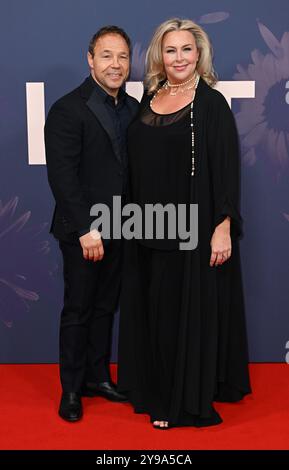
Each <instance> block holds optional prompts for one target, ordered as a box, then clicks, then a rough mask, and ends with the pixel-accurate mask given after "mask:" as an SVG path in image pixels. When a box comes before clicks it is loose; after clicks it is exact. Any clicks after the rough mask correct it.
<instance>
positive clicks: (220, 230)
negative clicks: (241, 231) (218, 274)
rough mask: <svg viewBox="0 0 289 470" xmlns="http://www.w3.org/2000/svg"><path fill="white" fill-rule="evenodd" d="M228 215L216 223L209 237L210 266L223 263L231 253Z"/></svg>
mask: <svg viewBox="0 0 289 470" xmlns="http://www.w3.org/2000/svg"><path fill="white" fill-rule="evenodd" d="M230 223H231V222H230V217H227V218H226V219H225V220H224V221H223V222H222V223H221V224H219V225H217V227H216V228H215V231H214V233H213V236H212V239H211V249H212V254H211V259H210V266H219V265H220V264H223V263H225V261H227V260H228V259H229V258H230V256H231V254H232V243H231V236H230Z"/></svg>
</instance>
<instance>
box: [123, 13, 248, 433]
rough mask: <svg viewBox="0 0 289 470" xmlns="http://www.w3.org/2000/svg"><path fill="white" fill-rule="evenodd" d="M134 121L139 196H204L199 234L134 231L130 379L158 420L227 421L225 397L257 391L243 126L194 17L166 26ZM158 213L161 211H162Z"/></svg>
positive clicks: (133, 398) (129, 245) (127, 300)
mask: <svg viewBox="0 0 289 470" xmlns="http://www.w3.org/2000/svg"><path fill="white" fill-rule="evenodd" d="M146 64H147V71H146V86H147V91H146V92H145V94H144V97H143V100H142V103H141V109H140V113H139V115H138V117H137V119H136V120H135V121H134V122H133V123H132V125H131V126H130V128H129V133H128V151H129V168H130V202H132V203H135V204H138V205H139V206H140V207H141V208H144V207H145V204H156V203H160V204H162V205H166V204H168V203H170V204H174V206H175V207H177V206H178V204H186V205H187V207H189V204H197V205H198V244H197V247H196V248H195V249H191V250H182V249H180V245H179V241H180V240H179V238H178V236H177V237H176V238H175V239H171V238H169V236H168V230H167V228H168V227H166V228H165V237H164V238H163V239H157V238H156V237H155V238H152V239H146V238H144V237H143V238H142V239H133V240H130V241H125V259H124V272H123V287H122V294H121V319H120V338H119V369H118V386H119V390H120V391H122V392H125V393H127V395H128V397H129V400H130V402H131V403H132V405H133V406H134V409H135V412H137V413H147V414H149V415H150V419H151V422H152V423H153V426H154V427H157V428H159V429H167V428H168V427H172V426H187V425H191V426H209V425H214V424H219V423H221V422H222V420H221V418H220V416H219V415H218V413H217V412H216V410H215V409H214V407H213V402H214V401H228V402H235V401H238V400H241V399H242V398H243V397H244V395H246V394H248V393H250V391H251V390H250V381H249V375H248V357H247V340H246V327H245V316H244V304H243V292H242V281H241V271H240V259H239V246H238V237H239V236H240V234H241V217H240V214H239V211H238V206H239V153H238V137H237V131H236V127H235V122H234V118H233V114H232V112H231V110H230V108H229V106H228V104H227V102H226V100H225V98H224V97H223V95H222V94H221V93H219V92H218V91H217V90H214V89H213V86H214V85H215V83H216V76H215V73H214V70H213V67H212V54H211V46H210V42H209V39H208V37H207V35H206V33H205V32H204V31H203V30H202V28H200V27H199V26H198V25H196V24H195V23H193V22H192V21H190V20H179V19H173V20H169V21H166V22H165V23H163V24H161V25H160V26H159V27H158V29H157V30H156V32H155V34H154V36H153V39H152V41H151V44H150V46H149V49H148V52H147V62H146ZM157 222H158V221H157Z"/></svg>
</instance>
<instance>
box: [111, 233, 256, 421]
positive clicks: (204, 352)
mask: <svg viewBox="0 0 289 470" xmlns="http://www.w3.org/2000/svg"><path fill="white" fill-rule="evenodd" d="M237 254H238V250H237V248H236V249H235V256H234V259H235V260H236V258H238V257H237ZM234 259H233V264H232V263H231V266H230V265H229V264H228V268H225V270H224V275H223V276H222V274H221V275H220V280H219V289H220V290H221V291H224V292H226V290H228V289H229V288H230V289H231V291H232V292H233V297H234V298H233V299H232V301H231V302H228V299H227V296H226V295H225V296H224V297H225V299H226V300H225V302H224V303H223V304H222V303H221V304H220V305H214V308H210V299H211V300H213V302H214V298H215V300H216V297H214V295H213V294H216V293H215V292H213V294H212V289H211V288H210V285H209V283H208V284H207V285H206V281H205V280H203V281H204V282H203V284H202V282H201V284H202V285H199V289H198V288H196V287H197V286H196V285H194V286H193V285H189V286H188V283H189V284H190V283H191V282H194V277H195V279H196V280H197V279H198V278H199V276H198V275H197V276H194V275H192V273H191V274H190V273H189V271H190V269H192V267H191V262H190V257H188V254H187V252H186V251H179V250H171V251H166V250H157V249H152V248H148V247H145V246H143V245H141V244H139V243H138V242H136V241H130V242H127V243H126V250H125V268H124V273H123V274H124V276H123V287H122V294H121V315H120V337H119V357H118V364H119V367H118V387H119V390H120V391H122V392H125V393H127V395H128V397H129V400H130V402H131V403H132V405H133V407H134V410H135V412H137V413H147V414H148V415H149V416H150V419H151V420H152V421H153V420H167V421H168V422H169V425H170V426H197V427H200V426H210V425H215V424H219V423H221V422H222V419H221V417H220V416H219V415H218V413H217V412H216V410H215V409H214V407H213V402H214V401H228V402H235V401H239V400H241V399H242V398H243V397H244V395H246V394H247V393H250V392H251V389H250V381H249V375H248V364H247V359H248V358H247V342H246V328H245V322H244V317H243V313H244V312H243V305H242V301H243V300H242V292H241V290H240V286H239V285H238V283H239V280H240V279H239V276H237V279H234V276H231V278H230V276H229V279H230V286H228V285H226V284H227V279H228V275H227V272H226V270H228V269H231V268H232V272H234V270H235V267H234ZM189 265H190V266H189ZM211 269H212V268H211ZM215 269H218V268H215ZM220 269H221V270H222V269H224V268H223V266H222V267H221V268H220ZM222 283H223V285H222ZM234 290H235V291H236V293H238V295H234ZM194 292H196V296H197V293H198V292H200V293H201V294H200V296H199V298H196V299H194ZM200 297H204V298H203V299H202V300H201V301H200ZM215 303H216V304H218V302H217V301H215ZM234 304H235V307H234ZM200 305H201V307H202V306H203V315H202V308H200ZM206 307H207V309H206ZM232 309H233V310H234V311H235V318H234V319H233V321H232V320H231V319H230V318H229V317H230V316H231V315H232ZM194 310H195V311H194ZM210 310H211V311H210ZM199 312H201V314H200V313H199ZM202 316H203V318H202Z"/></svg>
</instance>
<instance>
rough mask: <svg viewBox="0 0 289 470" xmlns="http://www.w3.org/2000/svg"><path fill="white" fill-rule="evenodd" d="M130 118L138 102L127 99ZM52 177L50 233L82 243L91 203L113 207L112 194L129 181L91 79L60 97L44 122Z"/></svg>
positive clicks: (116, 192)
mask: <svg viewBox="0 0 289 470" xmlns="http://www.w3.org/2000/svg"><path fill="white" fill-rule="evenodd" d="M126 100H127V105H128V107H129V110H130V113H131V118H132V119H133V118H134V116H135V115H136V113H137V111H138V101H137V100H136V99H134V98H132V97H131V96H129V95H127V97H126ZM45 147H46V161H47V172H48V181H49V184H50V187H51V190H52V192H53V195H54V198H55V201H56V206H55V210H54V214H53V219H52V223H51V228H50V232H52V233H53V234H54V236H55V237H56V238H58V239H61V240H66V241H78V232H79V231H82V230H85V229H88V230H89V227H90V225H91V223H92V221H93V220H94V218H93V217H91V216H90V208H91V206H92V205H93V204H96V203H104V204H107V205H108V206H109V207H112V201H113V199H112V198H113V196H116V195H122V194H123V193H124V192H125V185H126V173H127V168H126V163H125V162H122V160H121V156H120V151H119V148H118V144H117V138H116V135H115V131H114V126H113V122H112V119H111V117H110V115H109V113H108V111H107V109H106V106H105V104H104V102H103V101H102V100H101V98H100V96H99V94H98V93H97V90H96V88H95V85H94V82H93V78H92V77H91V76H90V77H88V78H87V79H86V80H85V81H84V82H83V83H82V85H80V86H79V87H78V88H76V89H75V90H73V91H72V92H71V93H69V94H67V95H65V96H64V97H62V98H60V99H59V100H58V101H56V103H54V105H53V106H52V107H51V109H50V111H49V113H48V117H47V120H46V124H45Z"/></svg>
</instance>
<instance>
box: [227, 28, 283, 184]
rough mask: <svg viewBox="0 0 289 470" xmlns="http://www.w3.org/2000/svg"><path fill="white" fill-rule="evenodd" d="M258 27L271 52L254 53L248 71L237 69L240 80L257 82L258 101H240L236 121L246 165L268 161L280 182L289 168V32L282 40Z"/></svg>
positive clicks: (238, 67) (239, 67)
mask: <svg viewBox="0 0 289 470" xmlns="http://www.w3.org/2000/svg"><path fill="white" fill-rule="evenodd" d="M258 28H259V31H260V33H261V36H262V38H263V39H264V41H265V43H266V45H267V46H268V48H269V50H270V52H268V53H267V54H265V55H263V54H262V53H261V52H260V51H259V50H256V49H255V50H253V51H252V53H251V57H252V62H253V63H251V64H249V65H248V67H247V68H244V67H242V66H241V65H238V66H237V69H238V72H237V73H236V74H235V75H234V78H235V79H236V80H255V82H256V97H255V99H254V100H250V99H248V100H245V99H243V100H240V112H238V113H237V114H236V121H237V126H238V130H239V133H240V137H241V144H242V150H243V152H242V153H243V155H244V160H245V163H247V164H248V165H254V163H255V162H256V159H257V158H258V157H259V156H262V158H267V159H268V161H270V162H271V165H272V167H273V174H274V175H275V177H276V179H277V180H278V179H279V178H280V175H281V173H282V172H283V171H284V170H285V169H286V168H287V169H288V165H289V103H288V102H286V93H288V91H287V89H288V85H289V82H288V80H289V32H284V34H283V36H282V38H281V40H280V41H278V39H277V38H276V37H275V36H274V34H273V33H272V32H271V31H270V30H269V29H268V28H267V27H266V26H265V25H263V24H262V23H260V22H258Z"/></svg>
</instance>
